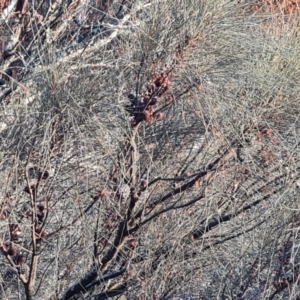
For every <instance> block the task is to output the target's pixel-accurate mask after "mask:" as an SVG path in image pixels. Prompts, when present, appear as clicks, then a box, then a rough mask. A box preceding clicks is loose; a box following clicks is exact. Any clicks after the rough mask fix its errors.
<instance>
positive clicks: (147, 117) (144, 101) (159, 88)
mask: <svg viewBox="0 0 300 300" xmlns="http://www.w3.org/2000/svg"><path fill="white" fill-rule="evenodd" d="M170 85H171V83H170V80H169V78H168V75H167V74H166V73H161V74H158V73H154V74H152V76H151V80H150V81H148V82H147V85H146V89H147V91H146V93H145V94H144V96H142V97H141V98H140V99H139V98H138V97H137V96H134V95H132V94H129V95H128V98H129V100H130V102H131V104H130V105H126V106H125V108H126V110H127V111H128V112H129V113H130V115H131V116H133V119H132V120H131V125H132V126H137V125H138V124H139V123H141V122H143V121H145V122H146V123H149V124H151V123H153V122H154V121H155V120H161V119H162V118H163V116H164V115H163V113H162V112H160V111H159V110H155V105H157V104H158V103H159V102H160V99H159V98H161V97H162V96H163V95H164V94H165V93H166V92H167V91H168V90H169V89H170Z"/></svg>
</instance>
